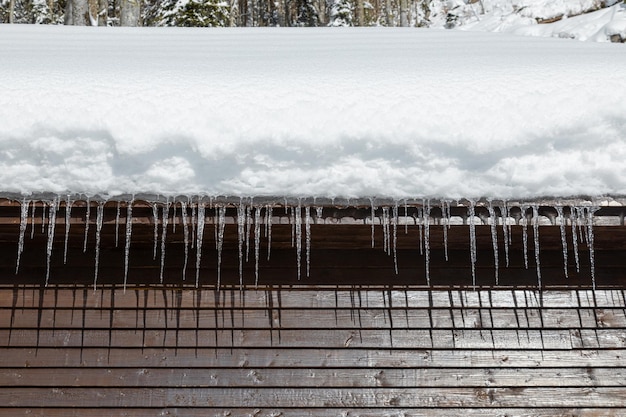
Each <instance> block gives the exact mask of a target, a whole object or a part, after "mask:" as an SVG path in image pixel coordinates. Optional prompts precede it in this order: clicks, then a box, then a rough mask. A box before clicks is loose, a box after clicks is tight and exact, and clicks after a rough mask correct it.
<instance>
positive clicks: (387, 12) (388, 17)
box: [385, 0, 394, 27]
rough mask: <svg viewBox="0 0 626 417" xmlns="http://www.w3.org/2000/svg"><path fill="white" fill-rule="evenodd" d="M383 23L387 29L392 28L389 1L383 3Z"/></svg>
mask: <svg viewBox="0 0 626 417" xmlns="http://www.w3.org/2000/svg"><path fill="white" fill-rule="evenodd" d="M385 23H387V26H388V27H392V26H394V24H393V11H392V10H391V0H386V1H385Z"/></svg>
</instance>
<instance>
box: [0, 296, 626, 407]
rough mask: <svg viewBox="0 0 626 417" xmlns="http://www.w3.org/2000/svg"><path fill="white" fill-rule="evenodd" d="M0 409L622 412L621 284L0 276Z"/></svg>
mask: <svg viewBox="0 0 626 417" xmlns="http://www.w3.org/2000/svg"><path fill="white" fill-rule="evenodd" d="M0 310H1V311H0V346H1V348H0V416H12V417H13V416H21V415H29V416H48V417H54V416H63V417H66V416H82V417H91V416H134V417H137V416H159V415H164V416H190V417H194V416H203V417H204V416H258V417H260V416H293V417H295V416H319V417H325V416H460V415H462V416H468V417H473V416H495V415H498V416H581V417H583V416H584V417H590V416H623V415H626V360H625V359H624V357H625V355H626V331H625V330H626V297H625V291H623V290H621V289H604V290H596V291H595V292H593V291H590V290H581V289H578V290H576V289H569V290H559V291H557V290H546V291H543V292H538V291H536V290H531V289H527V290H512V289H489V290H487V289H483V290H477V291H471V290H461V289H458V290H457V289H441V290H425V289H423V288H422V289H417V288H410V287H406V288H400V287H395V288H390V287H381V286H371V287H366V286H335V287H317V288H312V287H304V286H303V287H298V286H291V287H279V286H273V287H270V286H268V287H260V288H258V289H253V288H247V289H246V290H245V291H240V290H239V289H238V288H236V287H226V288H222V289H221V290H220V291H214V290H196V289H185V288H181V287H167V286H164V287H147V286H146V287H143V286H142V287H129V288H127V289H126V291H124V290H123V289H121V288H120V287H119V286H118V287H111V286H105V287H102V288H98V290H97V291H94V290H93V289H91V288H90V287H85V286H50V287H47V288H45V287H41V286H32V287H28V286H21V285H20V286H17V285H15V286H2V287H0Z"/></svg>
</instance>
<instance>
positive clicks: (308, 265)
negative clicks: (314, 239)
mask: <svg viewBox="0 0 626 417" xmlns="http://www.w3.org/2000/svg"><path fill="white" fill-rule="evenodd" d="M304 222H305V223H304V225H305V227H304V230H305V241H306V276H307V277H309V276H310V275H311V207H309V206H306V207H305V208H304Z"/></svg>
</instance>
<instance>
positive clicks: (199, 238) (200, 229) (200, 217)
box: [192, 201, 221, 288]
mask: <svg viewBox="0 0 626 417" xmlns="http://www.w3.org/2000/svg"><path fill="white" fill-rule="evenodd" d="M197 213H198V217H197V225H198V229H197V232H196V288H198V286H199V284H200V261H201V260H202V239H203V237H204V222H205V216H204V203H203V202H202V201H198V210H197ZM192 215H193V211H192ZM192 225H193V220H192ZM220 255H221V251H220ZM219 285H220V284H219V263H218V271H217V287H218V288H219Z"/></svg>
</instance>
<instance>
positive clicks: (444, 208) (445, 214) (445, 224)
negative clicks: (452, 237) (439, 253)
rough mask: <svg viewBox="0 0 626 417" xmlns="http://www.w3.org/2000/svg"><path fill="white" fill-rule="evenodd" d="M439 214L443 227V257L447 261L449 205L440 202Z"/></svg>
mask: <svg viewBox="0 0 626 417" xmlns="http://www.w3.org/2000/svg"><path fill="white" fill-rule="evenodd" d="M441 214H442V226H443V256H444V258H445V259H446V262H447V261H448V229H449V228H450V203H449V202H448V201H446V200H442V201H441Z"/></svg>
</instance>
